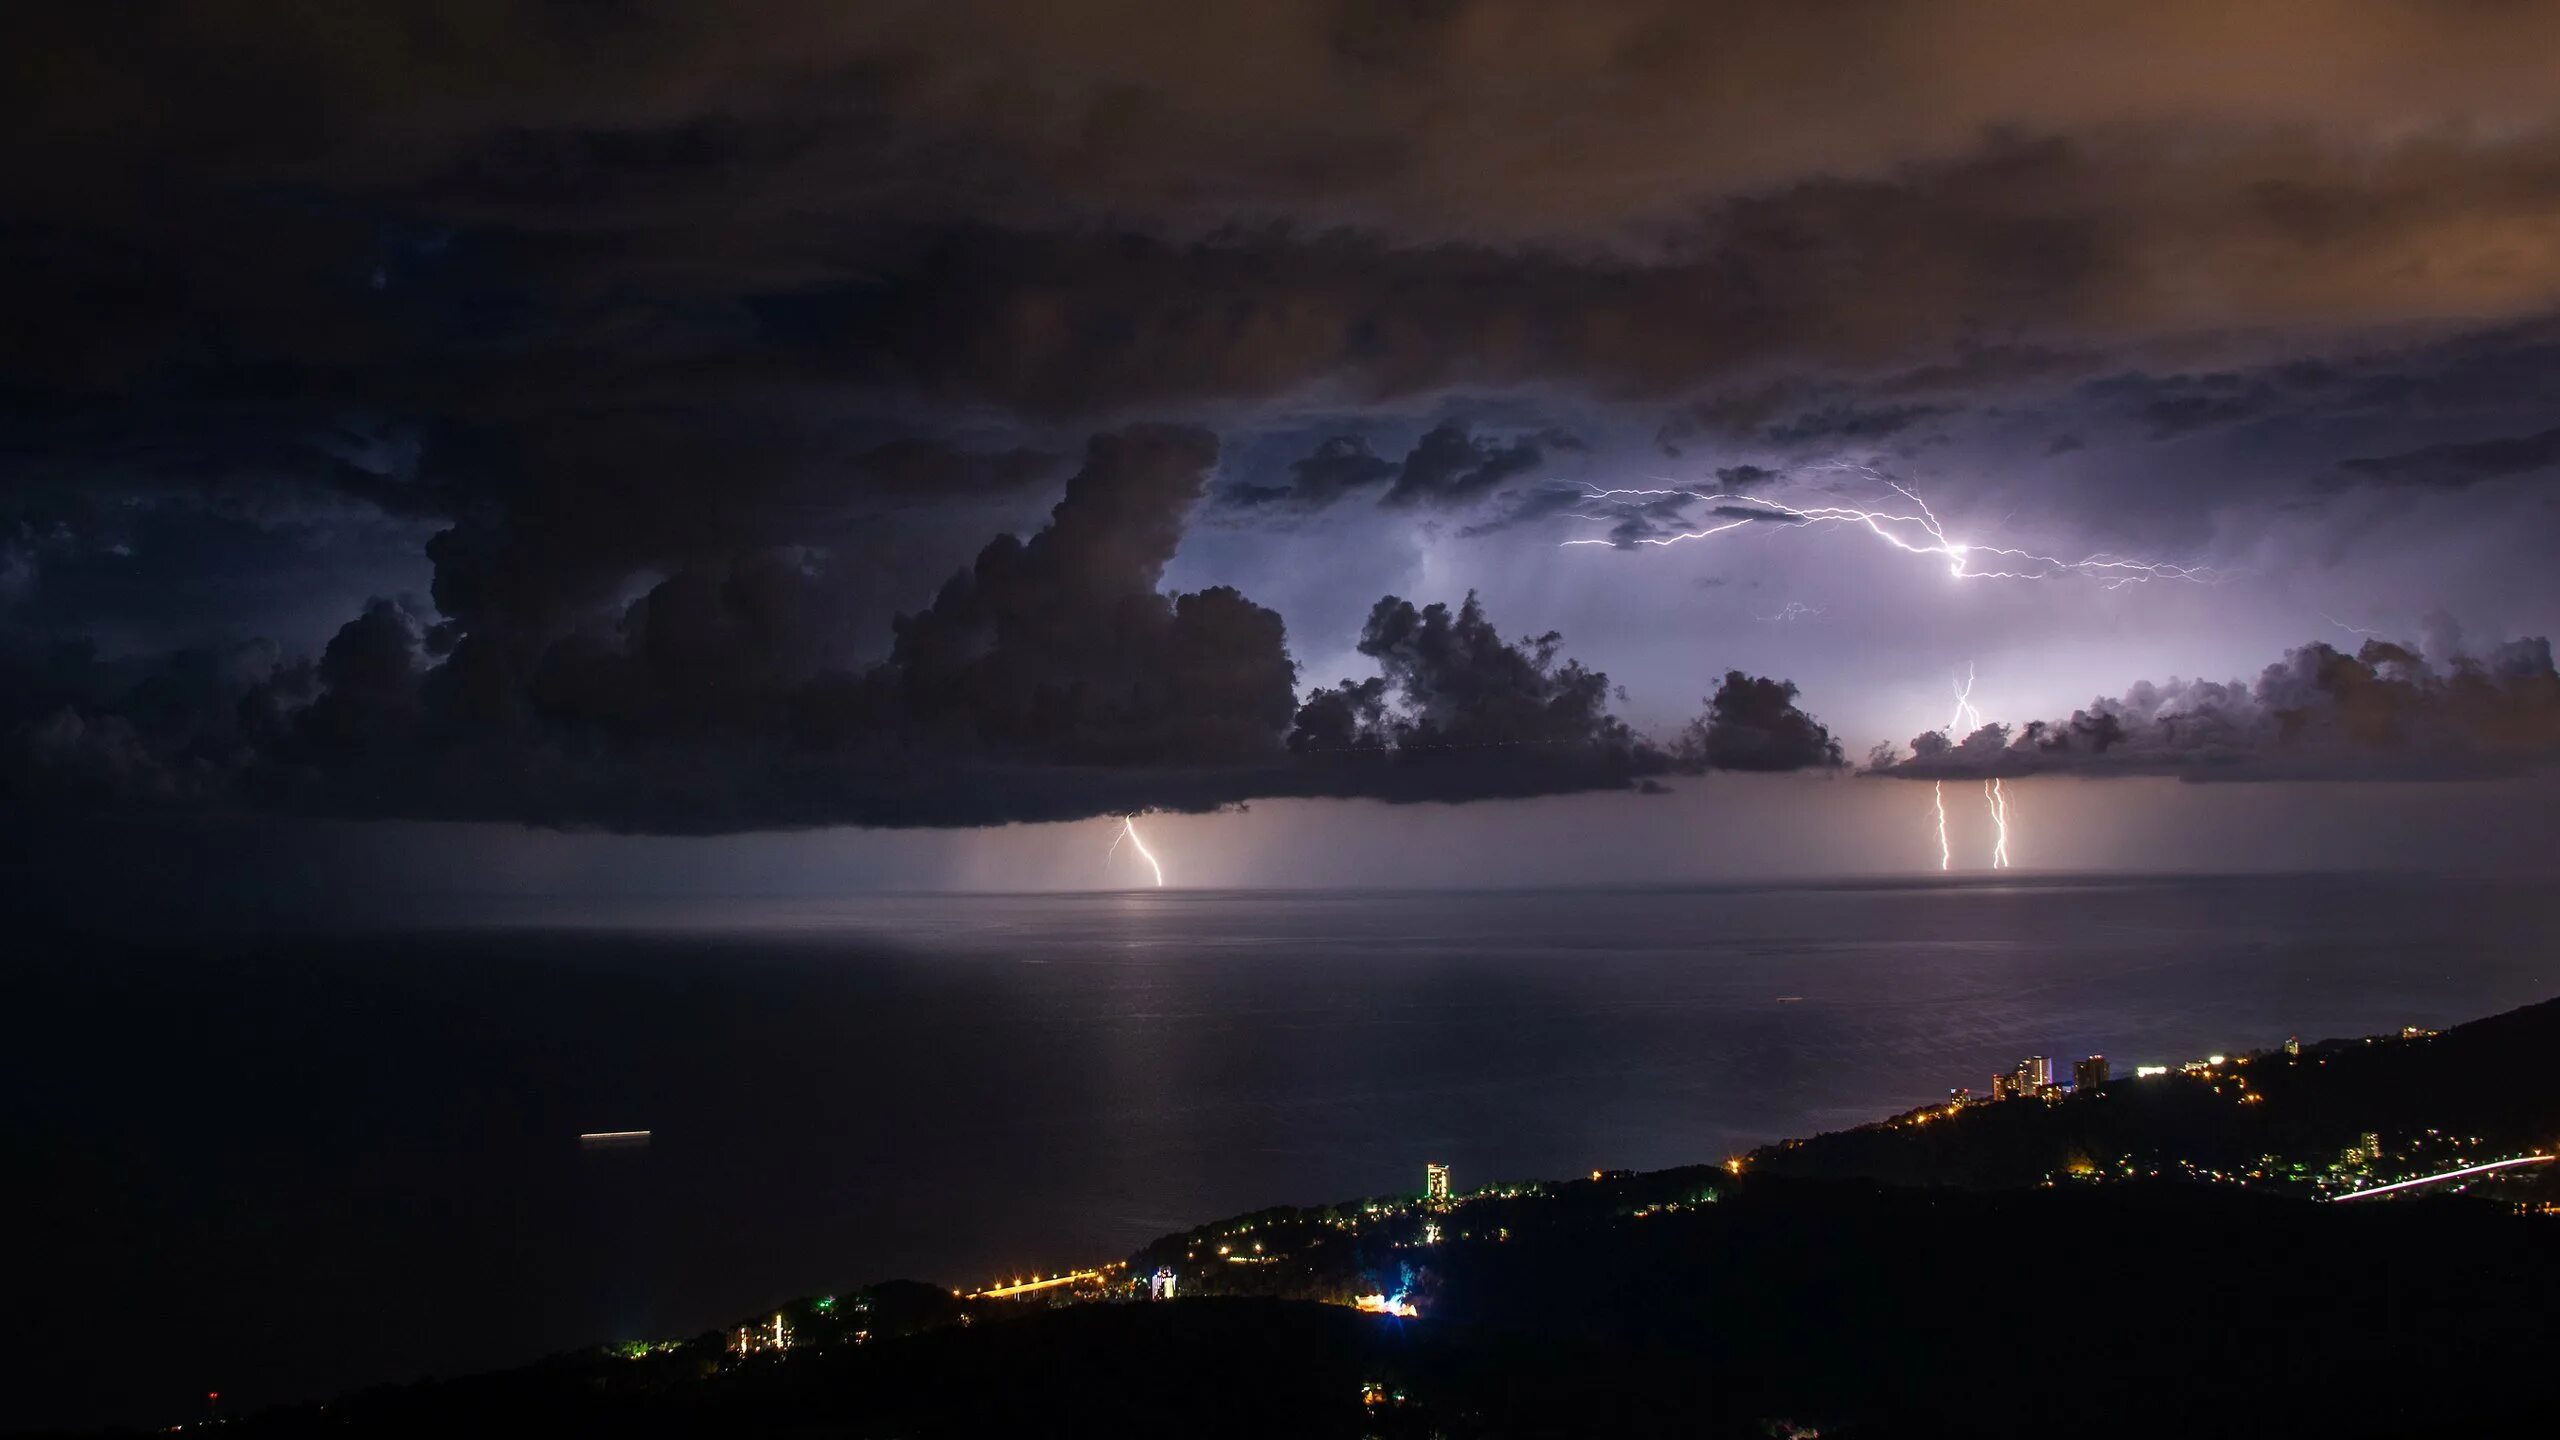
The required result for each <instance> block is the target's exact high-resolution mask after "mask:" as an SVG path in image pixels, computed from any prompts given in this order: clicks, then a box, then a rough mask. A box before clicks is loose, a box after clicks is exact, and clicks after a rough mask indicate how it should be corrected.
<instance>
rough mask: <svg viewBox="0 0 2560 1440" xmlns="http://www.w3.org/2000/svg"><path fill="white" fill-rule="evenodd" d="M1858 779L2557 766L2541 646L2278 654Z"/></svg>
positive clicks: (2545, 647)
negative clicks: (2254, 670) (2243, 669)
mask: <svg viewBox="0 0 2560 1440" xmlns="http://www.w3.org/2000/svg"><path fill="white" fill-rule="evenodd" d="M1911 750H1912V753H1911V754H1910V755H1909V756H1896V755H1879V756H1877V757H1875V762H1874V763H1873V764H1872V765H1871V767H1870V769H1871V772H1872V773H1880V774H1885V775H1891V776H1896V777H1900V778H1904V779H1916V780H1935V779H1957V778H1964V779H1972V778H1979V777H1983V776H1990V775H2003V776H2008V775H2028V774H2041V773H2048V772H2059V773H2067V774H2077V775H2089V776H2105V775H2176V776H2179V777H2181V778H2184V779H2191V780H2214V779H2246V780H2266V779H2302V780H2354V779H2403V778H2411V779H2415V778H2438V777H2448V778H2460V777H2471V776H2483V775H2499V774H2508V773H2513V772H2516V771H2519V770H2524V769H2529V768H2532V767H2536V766H2541V765H2547V764H2550V763H2552V762H2554V761H2560V674H2555V673H2554V671H2553V669H2552V661H2551V645H2550V642H2549V641H2547V640H2542V639H2528V640H2516V641H2511V642H2508V643H2506V644H2503V645H2500V646H2498V647H2496V648H2495V649H2493V650H2491V651H2489V652H2488V653H2487V654H2485V655H2478V656H2469V655H2454V656H2449V657H2448V658H2447V659H2446V660H2445V661H2444V662H2443V663H2441V664H2437V663H2432V662H2430V661H2429V660H2428V659H2427V658H2425V657H2423V656H2421V655H2420V654H2418V653H2417V652H2416V651H2414V650H2411V649H2408V648H2406V647H2403V646H2399V645H2394V644H2391V643H2389V642H2387V641H2381V640H2368V641H2366V642H2365V644H2364V645H2363V647H2362V648H2361V649H2359V650H2358V651H2357V652H2356V653H2354V654H2352V655H2350V654H2345V653H2342V652H2340V651H2338V650H2336V649H2333V648H2332V647H2330V646H2328V645H2325V644H2316V643H2315V644H2311V645H2306V646H2303V647H2301V648H2300V649H2297V650H2293V651H2290V652H2288V653H2287V654H2286V656H2285V658H2284V659H2283V660H2282V661H2280V662H2278V663H2276V664H2273V665H2270V666H2268V667H2267V668H2266V669H2265V670H2264V671H2262V672H2261V673H2260V674H2259V676H2258V678H2257V680H2256V681H2255V682H2254V683H2245V682H2242V681H2240V680H2231V681H2227V682H2224V681H2209V680H2179V679H2175V678H2173V679H2170V680H2168V681H2166V682H2164V683H2154V682H2151V681H2144V682H2142V683H2140V684H2138V685H2135V686H2134V687H2133V688H2132V689H2130V690H2127V691H2126V692H2125V693H2124V694H2123V695H2122V696H2120V697H2115V698H2104V697H2102V698H2100V699H2098V700H2096V701H2093V702H2091V703H2090V704H2089V705H2088V706H2086V707H2085V708H2083V709H2080V710H2076V711H2074V712H2072V714H2071V715H2070V716H2068V717H2067V718H2064V719H2059V720H2037V721H2032V722H2029V723H2028V724H2026V725H2024V726H2021V727H2019V728H2018V729H2016V730H2015V731H2014V732H2012V730H2011V729H2010V727H2008V726H2007V725H2003V724H1996V723H1995V724H1990V725H1985V726H1983V727H1981V728H1980V729H1978V730H1976V731H1974V732H1973V733H1972V734H1970V735H1967V736H1964V737H1962V738H1961V739H1954V738H1951V737H1949V736H1948V735H1945V734H1942V733H1939V732H1936V731H1931V732H1929V733H1926V734H1923V735H1921V736H1919V737H1918V738H1916V739H1915V740H1913V741H1912V745H1911Z"/></svg>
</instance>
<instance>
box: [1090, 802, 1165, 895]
mask: <svg viewBox="0 0 2560 1440" xmlns="http://www.w3.org/2000/svg"><path fill="white" fill-rule="evenodd" d="M1123 840H1126V841H1128V842H1129V844H1130V845H1131V846H1133V847H1135V848H1136V850H1137V852H1138V858H1139V859H1141V860H1144V861H1146V862H1147V868H1148V869H1150V870H1153V871H1154V872H1156V888H1157V889H1159V890H1161V889H1163V888H1164V866H1162V865H1160V864H1157V863H1156V856H1155V852H1154V851H1152V850H1149V849H1148V848H1147V842H1146V841H1144V840H1141V839H1139V838H1138V817H1137V816H1135V815H1123V816H1121V817H1120V833H1118V834H1116V835H1114V836H1112V837H1111V848H1110V849H1108V850H1106V851H1104V852H1102V861H1103V863H1104V864H1106V865H1107V864H1110V863H1111V857H1112V856H1114V855H1117V854H1119V853H1120V842H1121V841H1123Z"/></svg>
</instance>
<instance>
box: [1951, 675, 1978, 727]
mask: <svg viewBox="0 0 2560 1440" xmlns="http://www.w3.org/2000/svg"><path fill="white" fill-rule="evenodd" d="M1981 728H1982V712H1981V711H1979V710H1977V709H1975V708H1974V707H1973V662H1971V661H1969V660H1968V661H1966V662H1965V667H1964V679H1963V680H1962V681H1961V682H1960V683H1958V684H1957V685H1956V708H1955V713H1954V714H1952V715H1949V716H1948V717H1947V733H1948V734H1949V735H1952V736H1964V735H1970V734H1972V733H1973V732H1974V731H1976V730H1979V729H1981Z"/></svg>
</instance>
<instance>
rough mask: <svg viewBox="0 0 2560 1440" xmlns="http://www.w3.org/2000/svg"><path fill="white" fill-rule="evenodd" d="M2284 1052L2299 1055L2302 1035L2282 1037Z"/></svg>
mask: <svg viewBox="0 0 2560 1440" xmlns="http://www.w3.org/2000/svg"><path fill="white" fill-rule="evenodd" d="M2284 1053H2286V1054H2287V1055H2299V1054H2301V1053H2302V1037H2301V1036H2299V1035H2287V1036H2286V1037H2284Z"/></svg>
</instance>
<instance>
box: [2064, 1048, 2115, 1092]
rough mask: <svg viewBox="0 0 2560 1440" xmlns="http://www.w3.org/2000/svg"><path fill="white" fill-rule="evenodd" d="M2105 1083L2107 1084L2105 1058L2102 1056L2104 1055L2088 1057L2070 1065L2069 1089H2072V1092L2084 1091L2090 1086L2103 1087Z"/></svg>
mask: <svg viewBox="0 0 2560 1440" xmlns="http://www.w3.org/2000/svg"><path fill="white" fill-rule="evenodd" d="M2106 1083H2107V1057H2106V1056H2104V1055H2092V1056H2090V1057H2089V1058H2088V1059H2086V1060H2075V1061H2073V1062H2072V1064H2071V1088H2072V1089H2074V1090H2086V1089H2088V1088H2089V1087H2090V1086H2092V1085H2104V1084H2106Z"/></svg>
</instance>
